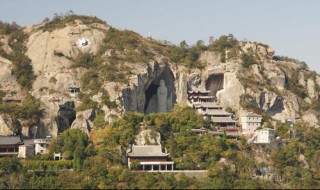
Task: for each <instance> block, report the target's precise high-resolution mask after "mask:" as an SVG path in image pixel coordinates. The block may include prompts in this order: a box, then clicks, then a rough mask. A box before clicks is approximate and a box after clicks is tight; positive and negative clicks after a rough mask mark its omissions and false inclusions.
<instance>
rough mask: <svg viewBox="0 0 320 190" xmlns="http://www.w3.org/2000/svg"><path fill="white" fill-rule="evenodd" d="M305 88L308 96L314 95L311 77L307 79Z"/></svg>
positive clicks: (312, 96) (313, 96)
mask: <svg viewBox="0 0 320 190" xmlns="http://www.w3.org/2000/svg"><path fill="white" fill-rule="evenodd" d="M307 89H308V94H309V97H310V98H315V97H316V91H315V84H314V80H313V79H308V80H307Z"/></svg>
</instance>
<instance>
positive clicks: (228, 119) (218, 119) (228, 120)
mask: <svg viewBox="0 0 320 190" xmlns="http://www.w3.org/2000/svg"><path fill="white" fill-rule="evenodd" d="M211 120H212V121H213V122H214V123H235V122H236V121H235V120H233V119H232V118H231V117H211Z"/></svg>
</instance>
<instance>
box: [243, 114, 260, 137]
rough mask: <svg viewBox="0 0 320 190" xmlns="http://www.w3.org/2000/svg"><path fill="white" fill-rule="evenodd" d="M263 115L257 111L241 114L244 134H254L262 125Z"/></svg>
mask: <svg viewBox="0 0 320 190" xmlns="http://www.w3.org/2000/svg"><path fill="white" fill-rule="evenodd" d="M261 122H262V116H261V115H258V114H255V113H251V112H250V113H247V114H245V115H243V116H241V125H242V133H243V134H253V133H254V132H255V131H256V130H257V128H258V127H261Z"/></svg>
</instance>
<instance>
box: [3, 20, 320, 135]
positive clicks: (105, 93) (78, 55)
mask: <svg viewBox="0 0 320 190" xmlns="http://www.w3.org/2000/svg"><path fill="white" fill-rule="evenodd" d="M88 18H90V17H81V16H80V17H79V16H77V17H71V18H68V19H65V20H63V19H62V20H59V21H51V22H49V23H44V24H40V25H35V26H29V27H25V28H21V29H22V30H23V32H24V33H25V34H26V35H27V38H26V39H25V41H24V42H23V43H24V44H25V46H26V49H27V50H26V51H25V55H26V56H28V58H29V59H30V60H31V65H32V68H33V72H34V74H35V75H36V78H35V80H34V82H33V85H32V88H31V89H30V90H26V89H24V88H23V87H22V86H21V85H20V84H19V83H18V82H17V80H16V77H15V76H13V75H12V74H11V73H12V69H13V67H14V66H13V64H12V60H10V59H7V58H5V56H2V57H0V66H1V68H2V69H1V70H2V71H1V73H0V85H1V86H0V87H1V91H2V92H4V93H5V97H11V99H14V98H13V96H14V97H15V98H16V99H21V100H23V99H24V97H25V96H26V95H27V94H31V95H32V96H33V97H35V98H37V99H39V100H40V102H41V111H42V114H41V117H40V120H39V121H38V122H37V123H36V132H33V133H36V136H38V137H44V136H47V135H51V136H56V135H57V133H59V132H62V131H63V130H65V129H68V128H70V127H72V128H81V129H83V130H85V131H87V132H89V131H90V130H91V129H92V128H95V126H94V123H95V122H93V121H94V118H95V117H96V115H97V114H95V113H96V112H97V110H100V112H99V113H100V115H101V113H102V114H103V118H104V122H106V123H107V122H109V123H110V122H113V121H114V120H115V119H117V118H118V117H120V116H121V115H122V114H123V113H124V112H125V111H137V112H142V113H147V114H148V113H151V112H157V111H158V110H159V109H160V108H159V107H158V105H157V103H156V102H157V101H158V100H159V99H165V100H166V102H167V105H166V108H165V110H166V111H170V110H171V109H172V107H173V105H174V104H186V103H187V91H188V90H192V89H196V88H200V89H207V90H210V91H211V93H212V94H213V95H214V96H216V98H217V102H218V103H219V104H221V105H222V106H223V107H224V108H227V107H230V108H231V109H232V110H233V111H235V112H236V115H237V116H240V115H241V114H242V113H243V112H246V111H249V110H250V111H255V112H259V113H260V114H263V115H264V119H265V120H268V121H270V122H271V123H272V121H276V120H282V121H285V120H292V121H297V120H303V121H306V122H309V123H311V124H312V125H314V126H318V122H319V109H320V106H318V101H319V100H318V98H319V94H318V91H319V86H320V76H319V75H318V74H317V73H315V72H312V71H309V70H308V68H307V67H306V66H305V64H303V63H301V62H298V61H297V60H293V59H289V58H284V57H279V56H275V52H274V51H273V50H272V49H271V48H270V47H269V46H267V45H265V44H262V43H257V42H247V41H238V40H236V39H235V38H233V36H229V37H226V36H224V37H221V38H220V39H218V40H216V41H215V42H214V43H213V44H210V45H208V46H202V47H195V46H194V47H177V46H172V45H168V44H164V43H161V42H158V41H156V40H152V39H145V38H143V37H141V36H139V35H138V34H135V33H133V32H130V31H118V30H116V29H114V28H112V27H110V26H109V25H107V24H105V23H103V22H101V21H100V20H98V21H97V20H96V19H92V20H90V19H88ZM88 20H89V21H90V22H89V21H88ZM55 22H57V23H60V24H59V25H58V24H56V23H55ZM53 23H55V24H56V25H54V24H53ZM61 23H63V24H61ZM9 38H10V34H2V35H1V37H0V39H1V49H2V51H4V52H6V53H7V54H10V53H12V51H13V50H12V48H11V45H10V43H9V41H8V39H9ZM11 38H12V36H11ZM115 40H116V41H115ZM193 51H195V52H193ZM173 52H178V53H177V54H176V55H177V56H179V55H184V56H182V58H176V57H177V56H174V55H173ZM179 52H182V53H179ZM190 57H191V58H190ZM161 81H163V82H164V86H165V88H166V91H165V92H166V94H165V95H161V97H160V95H159V94H157V91H158V89H159V86H160V83H161ZM4 100H5V98H4V97H3V98H2V104H16V103H12V102H11V103H9V102H5V101H4ZM1 112H3V114H1V115H0V121H1V122H0V133H1V134H0V135H11V134H12V133H13V132H10V129H12V128H13V127H12V126H10V125H12V121H11V119H10V117H9V116H8V115H6V114H5V110H1ZM25 127H30V130H31V128H32V127H33V128H34V127H35V126H25ZM33 131H34V129H33ZM33 135H34V134H33Z"/></svg>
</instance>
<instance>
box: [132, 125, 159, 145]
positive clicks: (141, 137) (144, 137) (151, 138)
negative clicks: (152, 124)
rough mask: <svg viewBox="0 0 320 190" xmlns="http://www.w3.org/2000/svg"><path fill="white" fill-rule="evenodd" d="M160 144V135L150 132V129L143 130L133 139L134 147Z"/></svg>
mask: <svg viewBox="0 0 320 190" xmlns="http://www.w3.org/2000/svg"><path fill="white" fill-rule="evenodd" d="M160 142H161V136H160V133H159V132H156V131H152V130H151V129H143V130H141V131H140V133H139V134H138V135H136V137H135V143H136V145H159V144H160Z"/></svg>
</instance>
